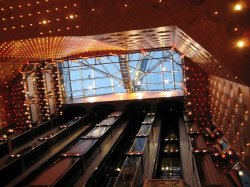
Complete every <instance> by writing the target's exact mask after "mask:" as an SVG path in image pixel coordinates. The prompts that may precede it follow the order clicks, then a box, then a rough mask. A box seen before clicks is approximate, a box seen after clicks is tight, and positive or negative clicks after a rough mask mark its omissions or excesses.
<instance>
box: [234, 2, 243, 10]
mask: <svg viewBox="0 0 250 187" xmlns="http://www.w3.org/2000/svg"><path fill="white" fill-rule="evenodd" d="M234 10H235V11H241V10H242V5H241V4H239V3H237V4H236V5H235V6H234Z"/></svg>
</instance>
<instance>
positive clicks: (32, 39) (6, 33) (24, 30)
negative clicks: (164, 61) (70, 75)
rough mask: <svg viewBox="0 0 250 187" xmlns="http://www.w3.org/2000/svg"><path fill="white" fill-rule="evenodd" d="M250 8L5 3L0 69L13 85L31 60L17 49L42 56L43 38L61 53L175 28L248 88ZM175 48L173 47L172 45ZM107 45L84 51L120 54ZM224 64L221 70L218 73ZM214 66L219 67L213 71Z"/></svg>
mask: <svg viewBox="0 0 250 187" xmlns="http://www.w3.org/2000/svg"><path fill="white" fill-rule="evenodd" d="M236 3H242V5H243V9H242V11H234V10H233V7H234V5H235V4H236ZM249 7H250V3H249V1H248V0H245V1H244V0H242V1H237V0H231V1H230V0H220V1H218V0H207V1H205V0H178V1H176V0H119V1H115V0H112V1H111V0H70V1H69V0H35V1H34V0H15V1H7V0H3V1H0V12H1V16H0V17H1V18H0V25H1V27H0V64H1V66H0V68H2V69H4V71H3V72H4V73H3V75H2V76H4V77H5V81H6V77H8V76H9V81H11V79H12V78H13V76H14V75H15V72H16V71H18V68H19V67H20V65H21V64H24V63H26V62H27V60H29V57H28V56H26V57H25V58H24V57H22V58H21V57H19V55H20V54H19V53H16V55H15V56H8V55H9V54H13V51H15V50H17V48H22V47H23V46H24V48H25V46H26V47H27V49H29V51H28V52H27V54H31V53H32V52H33V49H32V48H34V49H35V50H38V51H39V50H40V54H43V51H42V50H44V49H40V48H39V46H42V45H43V42H44V40H42V39H38V38H41V37H52V38H53V40H51V41H53V42H54V44H53V45H52V44H51V43H48V44H47V45H50V47H54V45H57V53H58V50H59V51H60V49H61V45H63V47H64V48H63V50H65V48H66V49H70V48H72V46H73V45H74V44H75V43H74V42H71V41H73V40H78V39H76V38H74V37H73V36H93V35H99V34H105V33H116V32H122V31H130V30H139V29H140V30H142V29H147V28H156V27H161V26H177V27H178V28H180V29H181V30H182V31H184V32H185V33H186V34H187V35H188V36H189V37H191V38H192V39H193V41H196V42H197V43H198V44H199V45H200V46H202V47H203V48H204V49H206V51H208V52H209V53H210V54H211V55H212V56H213V57H214V59H215V60H216V61H218V63H219V64H220V65H221V66H222V67H223V68H224V69H226V70H228V71H229V72H230V73H229V74H228V77H227V78H228V79H229V80H234V81H235V82H240V83H242V84H245V85H248V86H249V85H250V76H249V72H250V60H249V59H250V46H249V40H250V23H249V22H250V16H249V12H250V11H249ZM236 28H237V29H236ZM59 36H62V37H64V36H67V37H68V39H69V41H67V44H64V43H63V44H62V43H61V38H60V37H59ZM70 37H72V38H71V39H70ZM174 37H175V35H174ZM26 39H27V40H26ZM239 39H243V40H244V41H245V44H246V46H245V47H243V48H238V47H236V42H237V41H238V40H239ZM13 40H18V42H24V44H23V45H19V44H20V43H17V42H12V41H13ZM81 40H82V39H81ZM58 41H60V42H58ZM173 41H176V40H173ZM53 42H52V43H53ZM70 42H71V43H70ZM102 42H105V41H102ZM102 42H101V43H102ZM94 43H95V42H94ZM14 44H15V45H14ZM83 44H84V46H85V43H83ZM13 45H14V47H13ZM77 45H82V44H81V43H77ZM102 45H103V44H102ZM172 45H173V46H175V44H174V43H173V44H172ZM187 45H188V44H187ZM65 46H66V47H65ZM103 46H104V47H96V48H93V46H89V45H88V46H87V47H88V49H87V50H85V49H84V50H85V51H84V50H83V51H81V52H86V51H87V52H89V51H91V50H93V51H94V50H95V51H102V52H103V51H105V50H107V51H110V50H121V48H120V46H109V47H106V46H105V45H103ZM91 47H92V48H91ZM159 47H160V46H159ZM48 50H52V51H53V49H48ZM128 50H129V49H128ZM31 56H32V55H31ZM39 59H43V58H39ZM44 59H48V56H46V55H45V56H44ZM32 60H34V59H33V58H32ZM11 63H13V64H14V66H15V67H12V69H13V68H15V69H16V70H14V72H13V70H12V71H11V72H13V73H9V74H8V73H7V74H6V75H5V72H8V68H10V64H11ZM220 65H218V68H217V71H220ZM200 66H201V67H202V68H204V69H205V70H207V69H209V68H210V70H209V71H208V70H207V72H208V73H209V74H212V75H213V72H211V67H210V66H211V64H209V65H204V64H200ZM216 67H217V64H216V66H215V67H214V68H216ZM212 70H213V69H212ZM221 71H224V70H223V69H222V70H221ZM10 74H11V76H12V78H11V77H10ZM226 74H227V73H226ZM215 75H217V74H215ZM223 77H224V76H223ZM7 82H8V81H7ZM1 84H2V80H1Z"/></svg>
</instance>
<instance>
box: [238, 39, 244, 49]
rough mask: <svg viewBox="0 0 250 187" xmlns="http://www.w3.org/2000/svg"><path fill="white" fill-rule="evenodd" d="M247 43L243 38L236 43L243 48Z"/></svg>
mask: <svg viewBox="0 0 250 187" xmlns="http://www.w3.org/2000/svg"><path fill="white" fill-rule="evenodd" d="M245 45H246V42H245V41H243V40H239V41H238V42H237V44H236V46H237V47H239V48H243V47H244V46H245Z"/></svg>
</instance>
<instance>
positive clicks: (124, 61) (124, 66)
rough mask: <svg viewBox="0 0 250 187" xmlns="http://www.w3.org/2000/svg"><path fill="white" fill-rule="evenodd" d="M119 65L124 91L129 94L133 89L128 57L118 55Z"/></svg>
mask: <svg viewBox="0 0 250 187" xmlns="http://www.w3.org/2000/svg"><path fill="white" fill-rule="evenodd" d="M119 63H120V69H121V74H122V80H123V85H124V88H125V89H126V91H127V93H131V92H132V91H133V88H132V82H131V78H130V72H129V65H128V55H127V54H125V55H120V56H119Z"/></svg>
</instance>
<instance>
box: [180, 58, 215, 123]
mask: <svg viewBox="0 0 250 187" xmlns="http://www.w3.org/2000/svg"><path fill="white" fill-rule="evenodd" d="M185 75H186V77H185V82H186V88H187V90H186V106H187V109H188V111H190V112H192V118H193V120H194V121H197V122H198V124H199V125H201V126H204V125H209V124H210V119H211V118H210V110H209V99H208V84H209V83H208V75H207V74H206V72H205V71H203V70H202V69H201V68H199V67H198V66H196V65H195V64H193V63H192V62H191V61H190V60H189V59H186V60H185Z"/></svg>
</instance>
